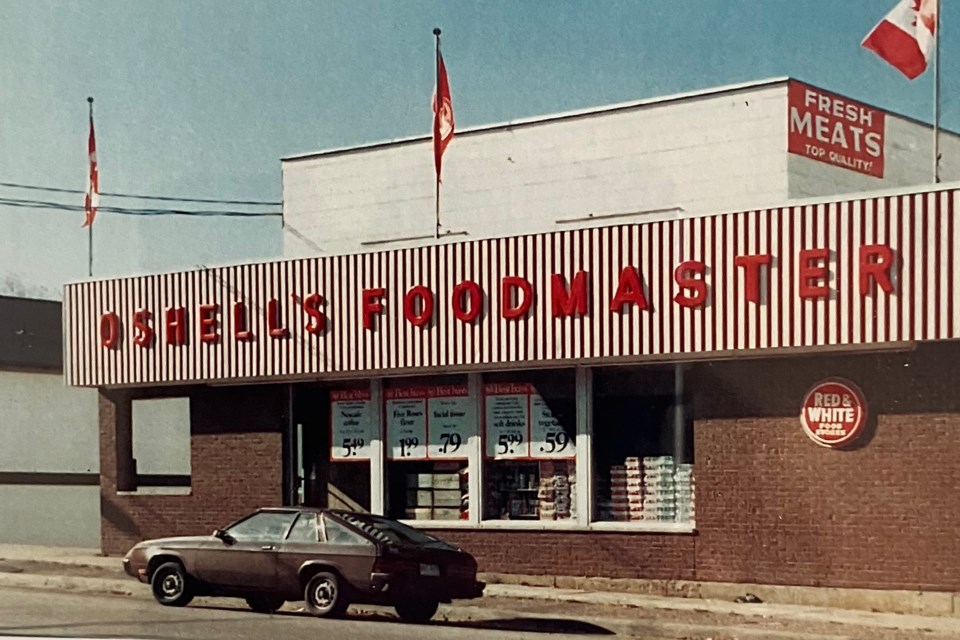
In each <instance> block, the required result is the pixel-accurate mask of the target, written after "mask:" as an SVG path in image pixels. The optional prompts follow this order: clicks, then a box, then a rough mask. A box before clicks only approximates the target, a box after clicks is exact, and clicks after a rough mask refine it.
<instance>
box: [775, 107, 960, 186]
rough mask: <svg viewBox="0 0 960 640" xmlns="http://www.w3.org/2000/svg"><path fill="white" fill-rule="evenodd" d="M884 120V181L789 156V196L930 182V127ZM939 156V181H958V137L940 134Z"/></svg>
mask: <svg viewBox="0 0 960 640" xmlns="http://www.w3.org/2000/svg"><path fill="white" fill-rule="evenodd" d="M886 120H887V130H886V136H885V139H886V142H885V150H884V152H885V166H884V172H883V179H880V178H874V177H873V176H867V175H863V174H861V173H857V172H855V171H849V170H846V169H843V168H840V167H835V166H832V165H829V164H826V163H823V162H817V161H815V160H811V159H810V158H804V157H802V156H795V155H792V154H791V155H790V159H789V164H788V166H789V172H790V178H789V180H790V189H789V196H790V197H791V198H808V197H815V196H831V195H839V194H844V193H854V192H857V191H871V190H877V189H892V188H896V187H910V186H917V185H928V184H931V183H933V133H932V130H931V127H930V126H929V125H924V124H921V123H919V122H916V121H914V120H909V119H907V118H903V117H900V116H897V115H893V114H889V113H888V114H887V118H886ZM940 153H941V162H940V176H941V181H942V182H950V181H954V180H960V136H957V135H956V134H954V133H949V132H941V134H940Z"/></svg>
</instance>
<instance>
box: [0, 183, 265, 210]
mask: <svg viewBox="0 0 960 640" xmlns="http://www.w3.org/2000/svg"><path fill="white" fill-rule="evenodd" d="M0 187H10V188H12V189H29V190H31V191H46V192H49V193H78V194H84V193H86V192H85V191H83V190H82V189H62V188H59V187H46V186H42V185H36V184H21V183H19V182H0ZM100 195H101V196H108V197H111V198H131V199H134V200H159V201H162V202H201V203H207V204H241V205H250V206H263V207H267V206H272V207H279V206H280V205H282V204H283V203H282V202H270V201H266V200H218V199H215V198H179V197H175V196H148V195H139V194H135V193H113V192H108V191H104V192H102V193H101V194H100Z"/></svg>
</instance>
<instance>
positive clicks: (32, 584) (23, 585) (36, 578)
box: [0, 573, 150, 596]
mask: <svg viewBox="0 0 960 640" xmlns="http://www.w3.org/2000/svg"><path fill="white" fill-rule="evenodd" d="M0 587H6V588H19V589H46V590H57V591H77V592H83V593H101V594H110V595H117V596H133V595H149V593H150V592H149V590H148V588H147V585H145V584H141V583H139V582H137V581H136V580H134V579H133V578H130V579H127V580H122V579H119V580H113V579H109V578H85V577H81V576H58V575H44V574H36V573H0Z"/></svg>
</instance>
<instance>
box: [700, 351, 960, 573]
mask: <svg viewBox="0 0 960 640" xmlns="http://www.w3.org/2000/svg"><path fill="white" fill-rule="evenodd" d="M958 358H960V350H958V349H957V346H956V345H953V344H943V345H928V346H925V347H922V348H921V349H919V350H918V351H916V352H913V353H902V354H886V355H862V356H848V357H845V358H839V357H824V356H819V357H810V358H792V359H790V360H783V361H774V360H763V361H756V362H740V363H733V362H731V363H725V364H713V365H705V366H702V367H699V368H698V369H697V370H696V371H695V372H694V374H693V376H691V384H693V385H694V388H695V389H696V391H697V393H696V407H695V412H696V415H697V422H696V426H695V450H696V476H697V529H698V536H697V541H696V568H697V569H696V575H697V579H698V580H705V581H729V582H758V583H769V584H789V585H805V586H833V587H860V588H878V589H911V590H960V537H958V536H957V535H956V532H957V531H960V493H958V492H957V488H958V487H960V438H958V436H960V397H958V395H960V394H956V393H955V391H954V389H953V387H954V385H955V384H956V383H955V382H954V377H953V374H952V372H953V371H954V370H955V364H954V363H956V362H958V361H960V359H958ZM834 375H840V376H844V377H847V378H849V379H851V380H853V381H854V382H856V383H857V384H858V385H859V386H860V387H861V388H862V389H863V392H864V394H865V396H866V399H867V404H868V410H869V412H870V414H871V417H870V419H869V421H868V432H867V433H866V435H865V437H864V438H863V440H862V441H860V442H859V443H857V445H856V446H855V447H853V448H852V449H851V450H845V451H836V450H831V449H826V448H823V447H820V446H817V445H815V444H814V443H813V442H812V441H811V440H810V439H809V438H807V436H806V435H804V433H803V432H802V430H801V427H800V424H799V417H798V415H799V404H800V401H801V399H802V397H803V395H804V393H805V392H806V390H807V389H808V388H809V386H810V385H811V384H813V383H814V382H816V381H817V380H819V379H821V378H824V377H827V376H834Z"/></svg>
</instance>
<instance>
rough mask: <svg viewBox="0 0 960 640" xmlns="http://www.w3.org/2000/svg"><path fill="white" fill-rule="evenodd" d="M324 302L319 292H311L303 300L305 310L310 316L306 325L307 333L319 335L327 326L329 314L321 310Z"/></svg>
mask: <svg viewBox="0 0 960 640" xmlns="http://www.w3.org/2000/svg"><path fill="white" fill-rule="evenodd" d="M324 302H325V300H324V299H323V296H322V295H320V294H319V293H311V294H310V295H308V296H307V297H306V298H305V299H304V300H303V312H304V313H306V314H307V316H308V317H309V318H310V319H309V320H308V321H307V324H306V325H305V326H304V329H306V331H307V333H310V334H312V335H315V336H318V335H320V334H321V333H323V330H324V329H326V328H327V316H326V315H324V313H323V311H321V310H320V305H322V304H323V303H324Z"/></svg>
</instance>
